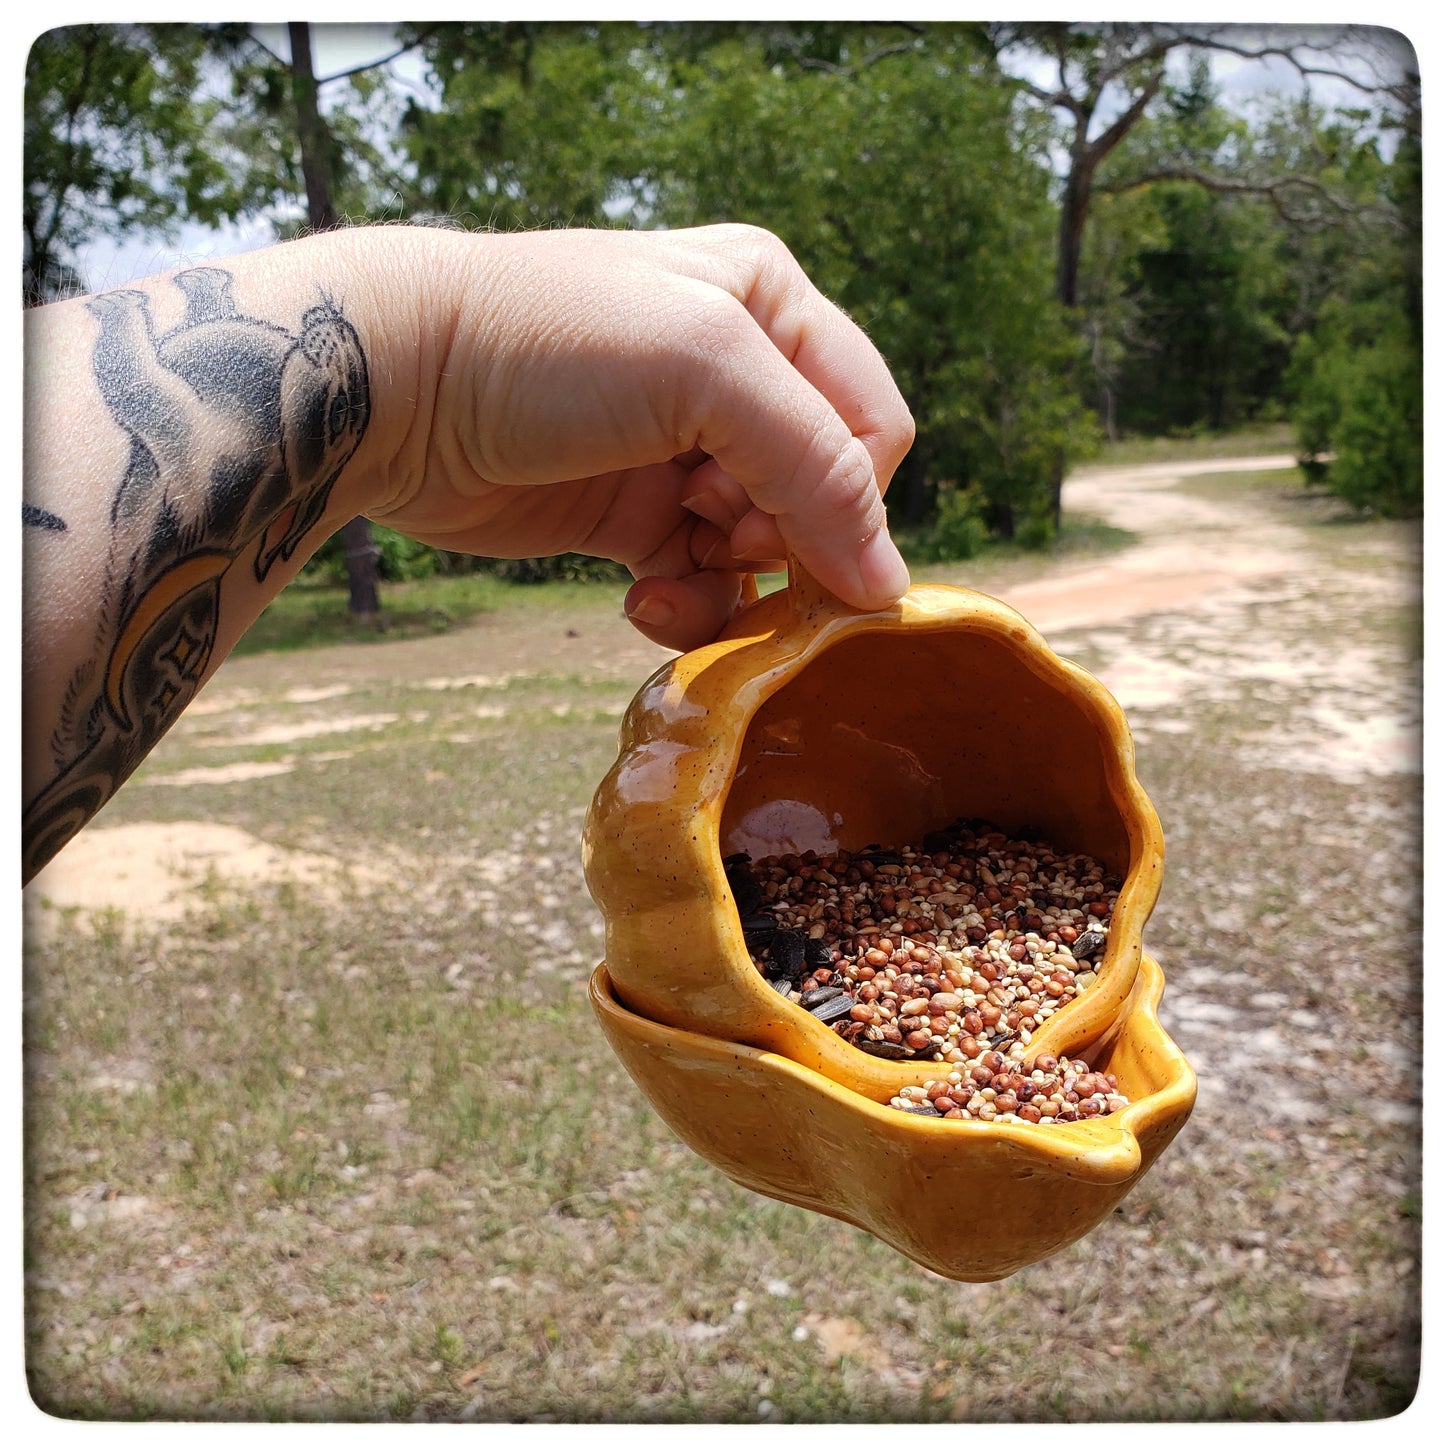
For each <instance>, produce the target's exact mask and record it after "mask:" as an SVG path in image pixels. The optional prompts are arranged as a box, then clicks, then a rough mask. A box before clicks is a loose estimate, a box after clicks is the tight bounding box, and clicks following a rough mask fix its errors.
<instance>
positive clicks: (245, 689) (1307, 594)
mask: <svg viewBox="0 0 1445 1445" xmlns="http://www.w3.org/2000/svg"><path fill="white" fill-rule="evenodd" d="M1293 465H1294V459H1293V458H1292V457H1290V456H1262V457H1243V458H1237V459H1231V460H1212V461H1199V462H1190V463H1184V464H1179V463H1175V464H1169V465H1147V466H1130V467H1115V468H1094V469H1087V470H1084V471H1081V472H1079V473H1078V474H1076V475H1075V476H1074V477H1072V478H1071V479H1070V480H1069V481H1068V483H1067V484H1066V486H1065V492H1064V500H1065V506H1066V508H1068V509H1069V511H1070V512H1072V513H1074V514H1086V515H1093V516H1097V517H1099V518H1101V519H1102V520H1104V521H1105V522H1108V523H1110V524H1112V525H1115V526H1118V527H1122V528H1125V529H1127V530H1129V531H1130V532H1133V533H1134V534H1135V535H1136V536H1137V537H1138V538H1139V540H1138V542H1137V543H1136V544H1134V545H1133V546H1131V547H1128V548H1126V549H1125V550H1124V551H1122V552H1118V553H1115V554H1113V555H1111V556H1109V557H1108V558H1107V559H1105V560H1103V561H1100V562H1095V563H1086V564H1078V565H1075V566H1073V567H1068V568H1064V569H1061V570H1059V571H1056V572H1053V573H1051V574H1050V575H1048V576H1046V577H1043V578H1039V579H1037V580H1033V581H1028V582H1024V583H1021V584H1018V585H1013V586H1010V585H1000V586H997V587H990V586H989V584H987V583H985V584H983V585H985V587H986V589H987V590H993V591H995V592H996V593H997V595H998V596H999V597H1001V598H1002V599H1003V600H1004V601H1006V602H1008V603H1009V604H1010V605H1012V606H1014V607H1017V608H1018V609H1019V611H1021V612H1022V613H1023V614H1024V616H1026V617H1027V618H1029V620H1030V621H1031V622H1033V623H1034V624H1035V625H1036V626H1037V627H1038V628H1039V629H1040V630H1041V631H1042V632H1043V633H1044V634H1045V636H1046V637H1047V638H1048V639H1049V640H1050V642H1051V643H1053V645H1055V646H1056V647H1057V648H1058V649H1059V650H1060V651H1061V652H1063V653H1064V654H1065V655H1067V656H1070V657H1073V658H1076V659H1077V660H1079V661H1081V662H1083V663H1084V665H1085V666H1087V667H1089V668H1090V669H1091V670H1092V671H1094V672H1095V673H1096V674H1098V675H1099V676H1100V677H1101V678H1102V680H1103V681H1104V682H1105V683H1106V685H1108V686H1109V687H1110V688H1111V689H1112V690H1113V692H1114V693H1115V695H1116V696H1117V697H1118V698H1119V701H1120V702H1121V703H1122V704H1123V706H1124V707H1125V709H1126V711H1127V712H1128V713H1129V715H1130V721H1131V724H1132V725H1133V727H1134V729H1135V732H1136V735H1141V734H1147V733H1148V732H1149V731H1150V729H1151V728H1155V727H1158V728H1162V729H1166V730H1169V731H1178V730H1180V729H1181V728H1182V727H1184V726H1185V724H1184V723H1183V722H1181V720H1180V716H1179V709H1180V708H1181V707H1182V708H1183V709H1184V712H1185V715H1186V716H1187V714H1188V709H1189V700H1190V697H1191V695H1198V696H1199V697H1201V698H1203V697H1217V696H1218V695H1219V693H1220V691H1221V689H1225V690H1227V689H1228V688H1230V687H1238V686H1240V685H1245V684H1248V683H1249V682H1250V681H1251V680H1256V681H1257V680H1259V679H1283V678H1288V679H1290V680H1291V681H1292V682H1294V683H1310V682H1318V683H1319V684H1321V685H1322V686H1327V687H1328V688H1329V692H1330V701H1329V702H1328V703H1325V702H1323V701H1322V702H1321V703H1320V704H1319V706H1317V707H1316V708H1315V709H1314V711H1313V712H1312V713H1311V714H1309V716H1308V718H1307V719H1306V723H1305V725H1304V727H1303V728H1301V727H1300V726H1298V725H1296V726H1294V727H1292V728H1291V729H1290V730H1287V731H1284V732H1281V731H1278V730H1270V729H1262V730H1261V731H1260V733H1259V734H1258V736H1254V737H1246V738H1244V739H1241V743H1242V745H1243V746H1244V748H1245V749H1246V750H1250V749H1253V750H1254V751H1255V752H1256V753H1257V754H1258V753H1260V752H1264V753H1270V752H1273V754H1274V755H1275V756H1277V757H1279V758H1281V759H1285V758H1287V759H1288V762H1289V765H1291V766H1296V767H1305V768H1309V769H1314V770H1320V771H1326V772H1330V773H1332V774H1334V775H1335V776H1338V777H1343V778H1344V780H1346V781H1348V780H1349V779H1350V778H1352V777H1355V776H1358V775H1360V774H1361V772H1364V773H1367V774H1375V775H1378V774H1379V773H1381V772H1382V771H1384V772H1401V771H1409V770H1411V769H1413V768H1416V767H1418V753H1419V732H1418V717H1417V715H1416V709H1415V706H1414V703H1413V701H1412V698H1411V695H1410V690H1409V688H1408V687H1406V688H1404V689H1403V690H1396V692H1395V693H1393V694H1391V695H1389V696H1386V695H1384V694H1383V693H1382V691H1381V683H1380V678H1379V669H1378V666H1377V660H1376V659H1375V658H1374V656H1373V655H1372V654H1371V652H1370V650H1369V649H1368V648H1363V647H1359V646H1355V647H1352V646H1350V645H1348V644H1347V643H1345V642H1343V641H1342V640H1340V639H1339V638H1337V637H1335V636H1334V634H1333V631H1332V628H1331V626H1330V622H1329V617H1330V614H1331V613H1332V612H1333V611H1334V610H1335V609H1337V608H1338V607H1340V606H1357V605H1359V604H1361V603H1362V602H1366V601H1368V600H1369V598H1370V597H1371V596H1372V595H1373V596H1374V598H1375V599H1376V600H1378V601H1381V602H1386V601H1401V600H1405V599H1406V598H1407V597H1408V589H1409V582H1408V580H1406V579H1403V578H1402V576H1401V575H1398V569H1397V570H1396V572H1391V571H1389V570H1386V571H1385V572H1384V573H1381V572H1380V571H1379V570H1378V569H1377V568H1373V567H1366V568H1363V569H1356V568H1353V567H1351V568H1349V569H1347V571H1348V578H1349V580H1348V593H1349V595H1348V596H1347V597H1346V596H1343V595H1342V589H1341V582H1340V575H1343V573H1340V572H1338V569H1336V570H1335V571H1332V570H1331V569H1330V568H1327V567H1324V566H1322V562H1321V554H1320V547H1319V540H1318V538H1317V537H1311V536H1310V535H1308V534H1307V532H1306V530H1305V529H1303V528H1302V527H1301V526H1300V525H1299V524H1298V522H1297V521H1295V520H1293V519H1291V518H1289V517H1287V516H1282V515H1280V514H1279V513H1278V512H1276V511H1271V510H1269V509H1265V508H1262V507H1261V506H1260V505H1259V503H1258V501H1257V500H1255V499H1251V498H1249V497H1247V496H1245V497H1240V498H1237V499H1233V500H1230V499H1227V498H1224V497H1221V496H1219V495H1217V494H1213V493H1204V492H1200V491H1190V490H1187V489H1186V488H1185V487H1184V485H1183V484H1184V483H1185V482H1186V481H1187V479H1188V478H1190V477H1194V476H1199V475H1217V474H1221V473H1248V472H1260V471H1268V470H1273V469H1279V468H1288V467H1291V466H1293ZM1315 530H1316V531H1318V530H1319V529H1318V528H1316V529H1315ZM1394 544H1395V543H1394V540H1393V539H1392V538H1385V539H1383V540H1381V539H1379V538H1378V537H1376V538H1374V539H1373V540H1372V541H1366V542H1361V543H1360V544H1359V545H1360V546H1361V547H1363V548H1364V549H1365V550H1366V551H1369V550H1370V549H1371V548H1372V547H1373V549H1374V550H1375V551H1376V552H1378V551H1379V550H1380V549H1381V548H1382V547H1383V548H1387V549H1388V548H1389V547H1390V546H1392V545H1394ZM957 580H958V581H959V582H961V583H967V582H969V581H971V580H973V579H971V578H970V577H969V576H968V575H967V571H966V568H961V569H960V574H959V576H958V578H957ZM1402 589H1403V590H1402ZM1261 606H1266V607H1271V608H1273V609H1274V611H1273V612H1272V613H1271V625H1268V626H1261V625H1259V616H1258V611H1257V609H1258V608H1259V607H1261ZM1291 608H1293V609H1294V610H1295V611H1300V610H1301V609H1303V613H1304V614H1307V616H1308V617H1309V618H1313V619H1315V621H1314V623H1313V624H1311V625H1309V626H1308V629H1307V630H1308V631H1309V633H1310V636H1309V638H1307V639H1302V638H1300V637H1298V636H1296V635H1295V633H1296V632H1297V631H1298V629H1297V628H1294V627H1290V626H1276V625H1274V623H1276V622H1278V623H1281V624H1282V623H1284V622H1285V621H1286V620H1287V614H1288V613H1289V612H1290V610H1291ZM1150 619H1155V622H1154V623H1153V624H1151V623H1150V621H1149V620H1150ZM1126 633H1127V635H1126ZM665 656H666V654H665V653H663V652H662V651H661V650H660V649H657V648H655V647H653V646H652V645H651V644H650V643H647V642H646V641H644V640H643V639H642V638H640V637H639V636H638V634H637V633H636V632H635V631H634V630H633V629H632V628H631V627H630V626H629V625H628V623H627V622H626V620H625V619H624V618H622V617H621V616H620V615H619V614H616V613H611V612H607V611H601V610H598V609H593V610H591V611H590V612H588V613H586V614H585V615H582V616H579V617H578V618H577V619H576V621H575V626H573V627H571V628H569V629H568V630H567V631H566V634H565V636H564V635H562V630H561V629H559V628H558V627H557V626H556V625H555V622H553V621H552V620H550V619H547V618H540V617H539V618H536V619H534V618H531V617H528V616H519V617H517V618H515V619H512V618H509V620H508V623H507V625H506V626H505V627H502V626H496V627H492V626H489V625H487V624H485V623H483V625H481V626H479V627H476V628H471V629H468V630H467V632H466V633H465V634H461V635H457V636H453V635H451V634H448V635H445V636H440V637H434V638H423V639H418V640H416V641H414V642H408V643H401V644H388V645H387V658H386V667H387V670H388V675H389V676H390V677H391V678H392V679H393V680H395V681H397V682H403V683H405V682H416V681H421V682H422V685H424V686H435V685H437V684H438V683H439V682H440V683H445V680H446V676H447V675H448V674H457V673H474V672H482V673H495V672H498V671H506V670H508V669H515V668H517V667H519V666H522V665H526V666H529V667H533V668H535V667H537V666H539V665H540V666H541V667H543V668H548V667H553V666H561V667H563V669H564V670H565V666H566V665H571V664H572V663H574V662H576V661H577V660H581V659H586V661H585V666H586V667H588V668H589V669H592V670H594V671H596V672H597V673H598V674H599V675H608V676H615V677H620V678H635V679H636V680H637V681H638V682H641V680H642V679H643V678H644V677H645V676H646V675H647V674H648V673H649V672H650V671H651V670H652V669H653V668H654V667H656V666H657V664H658V663H659V662H660V661H661V660H662V659H663V658H664V657H665ZM376 667H377V654H376V652H375V650H374V649H372V648H366V647H355V646H353V647H338V648H329V649H325V650H322V651H320V652H316V653H311V654H307V656H306V661H305V669H304V670H305V677H306V680H307V682H308V683H309V684H311V685H312V687H313V692H314V696H315V697H316V698H318V699H323V698H324V697H325V696H326V695H327V694H328V693H335V694H336V696H337V698H338V707H339V708H340V709H341V711H342V712H343V713H345V712H346V711H347V703H346V702H345V701H344V699H345V698H346V696H347V694H348V693H349V692H350V691H352V690H353V689H354V688H355V687H356V686H357V685H358V684H361V683H363V682H364V681H369V680H371V679H372V678H373V677H374V675H375V670H376ZM295 671H296V669H295V667H294V666H293V665H292V663H291V661H290V660H289V659H288V660H287V661H286V662H284V663H278V661H277V660H276V659H275V658H273V657H271V656H253V657H243V658H237V659H233V660H232V661H230V662H228V663H227V664H226V665H225V667H223V668H222V669H221V671H220V672H219V673H218V674H217V676H216V678H215V679H214V680H213V681H212V682H211V683H210V684H209V685H208V686H207V688H206V691H205V693H204V694H203V696H202V697H201V698H200V699H199V700H198V701H197V703H196V704H195V706H194V707H193V709H192V712H193V713H194V714H195V715H196V717H197V718H199V717H200V716H202V715H203V714H204V715H215V714H217V713H222V714H224V713H227V712H231V711H233V710H234V711H236V712H238V713H246V712H250V711H252V709H253V708H254V707H255V706H256V705H258V704H259V705H260V706H261V707H262V708H264V706H265V704H266V702H267V701H268V700H269V699H275V700H280V701H292V700H295V698H296V697H298V696H299V693H298V692H297V690H296V688H295V687H294V686H291V684H294V683H295V681H296V679H295V678H294V677H292V676H291V674H292V673H294V672H295ZM283 679H287V680H289V681H282V680H283ZM288 686H290V691H289V692H288V691H287V690H286V688H287V687H288ZM1161 710H1163V711H1162V712H1161ZM357 721H358V720H357V719H355V718H349V717H340V718H338V719H336V720H335V722H334V723H331V724H328V726H335V727H337V728H338V729H340V728H344V727H346V726H349V725H354V724H355V723H356V722H357ZM186 726H187V722H186V720H183V722H182V723H181V724H180V725H179V726H178V727H177V729H176V732H177V734H182V733H183V732H184V730H185V729H186ZM252 727H254V723H252ZM270 740H271V739H270V738H269V735H265V736H263V735H261V734H256V733H253V732H247V733H242V732H240V731H238V732H237V735H236V736H235V738H234V741H235V742H237V743H248V744H254V745H257V746H260V745H261V744H263V743H265V742H267V741H270ZM165 746H166V744H165V743H163V744H162V748H163V749H164V748H165ZM275 766H276V765H275V764H268V763H265V762H257V763H252V764H245V763H241V764H237V765H236V768H237V769H239V770H240V771H238V772H237V774H236V776H237V777H238V779H239V778H240V777H241V776H242V775H243V774H244V772H245V769H247V768H250V769H251V770H252V772H251V775H254V776H262V775H264V772H265V770H266V769H268V768H274V767H275ZM208 775H209V778H210V780H211V781H220V780H221V779H219V778H218V777H217V776H216V774H215V772H214V770H209V773H208ZM185 780H186V779H185V775H184V774H179V775H175V776H174V777H173V778H172V781H173V782H176V783H181V782H184V781H185ZM199 802H200V800H199V799H198V806H199ZM203 816H204V815H203V814H202V815H198V818H197V820H196V821H195V822H194V823H176V822H170V823H166V824H136V823H132V824H128V825H125V826H124V827H116V826H113V825H112V826H109V827H107V826H106V825H105V823H104V820H102V822H101V823H100V824H99V825H97V826H94V827H92V828H91V829H90V830H89V831H88V832H87V833H85V834H82V835H81V836H80V837H79V838H78V839H76V841H75V842H74V843H72V844H71V845H70V846H69V847H68V848H67V849H66V850H65V852H64V853H62V854H61V856H60V857H59V858H58V859H57V860H56V861H55V862H54V863H53V864H52V865H51V867H50V868H49V869H47V871H46V872H45V874H43V875H42V876H41V877H40V878H39V879H37V880H36V882H35V883H34V884H33V885H32V887H31V889H30V890H28V891H29V893H30V894H31V895H32V898H33V900H35V901H38V897H39V896H40V895H44V896H46V897H48V898H50V899H51V900H53V901H54V902H57V903H61V904H65V905H77V904H78V905H81V906H119V907H128V906H130V907H137V908H140V909H142V910H143V911H147V912H151V913H154V912H156V911H157V910H160V911H165V910H164V908H163V906H162V905H163V900H165V899H171V900H174V899H176V898H177V897H178V896H179V894H178V889H177V878H176V872H177V868H178V867H179V865H180V863H181V861H182V860H185V859H187V858H189V859H190V860H191V861H192V863H194V861H195V860H196V859H203V860H204V862H205V864H206V866H207V867H211V868H216V869H218V870H219V871H221V872H222V873H225V874H228V875H230V876H233V877H235V878H236V879H237V880H239V881H244V880H246V879H248V878H255V879H258V880H259V879H262V878H266V877H272V876H275V874H276V873H277V871H278V870H282V871H284V869H285V867H286V863H287V860H286V859H285V858H284V857H282V856H281V855H279V854H277V853H276V851H275V850H274V849H265V848H264V847H261V846H260V845H258V844H257V843H256V841H255V840H253V839H249V838H248V837H247V836H246V835H245V834H243V833H241V832H240V831H239V830H236V829H227V828H223V827H218V826H217V825H215V824H214V823H212V822H210V821H208V820H207V821H203ZM162 859H165V860H169V861H168V862H167V863H164V864H163V863H162V861H161V860H162ZM294 861H295V864H296V866H297V867H298V868H305V867H308V866H312V863H313V860H308V859H300V858H298V859H296V860H294ZM150 873H155V875H156V876H154V877H150V876H148V875H149V874H150Z"/></svg>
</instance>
